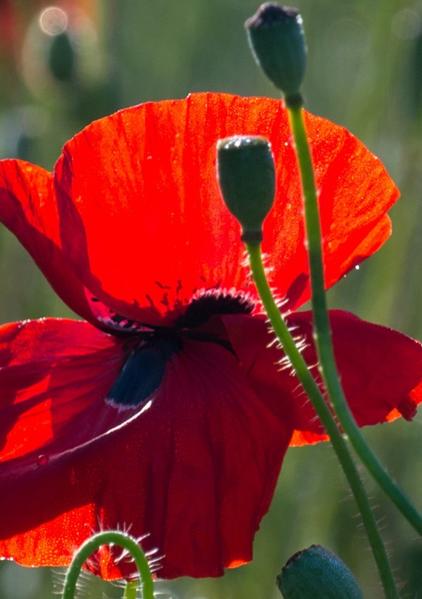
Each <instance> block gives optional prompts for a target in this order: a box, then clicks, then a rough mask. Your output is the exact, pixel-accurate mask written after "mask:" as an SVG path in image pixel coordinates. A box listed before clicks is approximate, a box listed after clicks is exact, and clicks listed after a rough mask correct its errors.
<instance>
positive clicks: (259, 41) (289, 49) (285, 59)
mask: <svg viewBox="0 0 422 599" xmlns="http://www.w3.org/2000/svg"><path fill="white" fill-rule="evenodd" d="M245 27H246V31H247V33H248V39H249V44H250V46H251V49H252V53H253V54H254V56H255V59H256V61H257V63H258V64H259V65H260V66H261V68H262V70H263V71H264V73H265V74H266V75H267V77H268V78H269V79H270V80H271V81H272V82H273V83H274V85H275V86H276V87H278V89H280V90H281V91H282V92H283V94H284V95H285V97H286V102H287V103H289V100H290V102H291V104H293V103H296V104H297V103H299V104H301V103H302V100H301V94H300V87H301V85H302V81H303V77H304V75H305V67H306V43H305V35H304V31H303V24H302V17H301V15H300V13H299V11H298V10H297V9H296V8H290V7H287V6H280V5H278V4H275V3H272V2H267V3H265V4H262V5H261V6H260V7H259V9H258V10H257V12H256V13H255V14H254V15H253V17H251V18H250V19H248V20H247V21H246V23H245Z"/></svg>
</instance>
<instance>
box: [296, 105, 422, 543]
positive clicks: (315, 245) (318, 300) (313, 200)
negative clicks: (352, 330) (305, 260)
mask: <svg viewBox="0 0 422 599" xmlns="http://www.w3.org/2000/svg"><path fill="white" fill-rule="evenodd" d="M288 110H289V117H290V123H291V128H292V131H293V136H294V139H295V145H296V153H297V158H298V162H299V167H300V172H301V179H302V189H303V196H304V202H305V220H306V232H307V238H308V253H309V265H310V272H311V288H312V310H313V314H314V327H315V339H316V348H317V354H318V361H319V365H320V370H321V374H322V377H323V380H324V383H325V386H326V389H327V391H328V395H329V398H330V400H331V402H332V404H333V406H334V409H335V412H336V414H337V417H338V419H339V421H340V423H341V425H342V427H343V429H344V431H345V433H346V434H347V435H348V437H349V439H350V442H351V443H352V445H353V447H354V449H355V451H356V453H357V455H358V456H359V458H360V459H361V461H362V462H363V464H365V466H366V468H367V469H368V470H369V472H370V473H371V474H372V476H373V477H374V479H375V480H376V481H377V483H378V484H379V485H380V487H381V488H382V489H383V491H384V492H385V493H386V494H387V495H388V497H390V499H391V500H392V501H393V503H394V504H395V505H396V507H397V508H398V509H399V510H400V512H401V513H402V514H403V516H404V517H405V518H406V519H407V520H408V522H409V523H410V524H411V525H412V526H413V527H414V528H415V530H416V531H417V532H418V533H419V534H420V535H422V516H421V515H420V514H419V513H418V511H417V510H416V508H415V507H414V506H413V505H412V503H411V501H410V500H409V499H408V497H407V496H406V495H405V494H404V493H403V491H402V490H401V489H400V487H399V486H398V485H397V484H396V483H395V482H394V481H393V480H392V478H391V477H390V475H389V474H388V472H387V470H386V469H385V468H384V466H383V465H382V464H381V462H380V461H379V459H378V458H377V456H376V455H375V454H374V452H373V451H372V450H371V448H370V447H369V446H368V444H367V442H366V440H365V437H364V436H363V434H362V433H361V431H360V429H359V427H358V425H357V424H356V421H355V419H354V417H353V414H352V412H351V411H350V409H349V405H348V403H347V401H346V397H345V395H344V392H343V389H342V387H341V384H340V379H339V377H338V373H337V367H336V361H335V357H334V350H333V344H332V340H331V327H330V321H329V316H328V310H327V300H326V295H325V286H324V270H323V257H322V247H321V225H320V220H319V211H318V202H317V194H316V187H315V179H314V170H313V166H312V158H311V153H310V149H309V144H308V140H307V136H306V129H305V124H304V120H303V109H302V108H301V107H297V106H292V107H290V108H289V109H288Z"/></svg>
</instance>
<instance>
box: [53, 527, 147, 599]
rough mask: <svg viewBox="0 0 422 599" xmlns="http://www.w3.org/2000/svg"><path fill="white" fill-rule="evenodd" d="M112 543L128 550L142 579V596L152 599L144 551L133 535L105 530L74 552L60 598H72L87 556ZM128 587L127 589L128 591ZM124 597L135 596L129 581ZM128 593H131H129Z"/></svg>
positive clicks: (144, 598) (145, 598)
mask: <svg viewBox="0 0 422 599" xmlns="http://www.w3.org/2000/svg"><path fill="white" fill-rule="evenodd" d="M110 543H113V544H114V545H119V546H120V547H123V549H126V550H127V551H129V553H130V554H131V555H132V557H133V559H134V560H135V564H136V567H137V568H138V572H139V574H140V576H141V579H142V593H143V594H142V597H143V599H154V585H153V582H152V576H151V572H150V569H149V566H148V560H147V558H146V557H145V554H144V552H143V551H142V549H141V547H140V546H139V545H138V543H137V542H136V541H135V539H134V538H133V537H131V536H130V535H128V534H126V533H124V532H119V531H112V530H110V531H105V532H99V533H97V534H95V535H94V536H92V537H91V538H89V539H87V540H86V541H85V542H84V543H82V545H81V546H80V547H79V549H78V550H77V552H76V553H75V555H74V557H73V560H72V563H71V564H70V566H69V569H68V571H67V572H66V578H65V583H64V589H63V595H62V599H74V598H75V592H76V583H77V580H78V577H79V574H80V571H81V569H82V566H83V565H84V563H85V562H86V560H87V559H88V558H89V556H90V555H91V554H92V553H94V551H97V549H99V548H100V547H101V545H109V544H110ZM133 588H135V595H133V592H132V591H133ZM128 589H129V591H128ZM125 593H126V597H128V598H130V599H132V598H133V597H135V596H136V586H135V587H134V586H133V583H132V582H129V583H128V584H127V587H126V591H125ZM128 593H132V594H129V595H128Z"/></svg>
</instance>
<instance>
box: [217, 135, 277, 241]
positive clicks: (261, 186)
mask: <svg viewBox="0 0 422 599" xmlns="http://www.w3.org/2000/svg"><path fill="white" fill-rule="evenodd" d="M217 170H218V180H219V183H220V189H221V193H222V196H223V199H224V201H225V203H226V206H227V208H228V209H229V210H230V212H231V213H232V214H233V215H234V216H235V217H236V218H237V220H238V221H239V222H240V224H241V225H242V240H243V241H244V242H245V243H259V242H261V241H262V223H263V221H264V219H265V217H266V216H267V214H268V212H269V211H270V209H271V207H272V205H273V201H274V193H275V171H274V160H273V155H272V152H271V146H270V142H269V141H268V140H267V139H265V137H258V136H250V135H235V136H233V137H226V138H225V139H220V140H219V142H218V144H217Z"/></svg>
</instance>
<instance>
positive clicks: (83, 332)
mask: <svg viewBox="0 0 422 599" xmlns="http://www.w3.org/2000/svg"><path fill="white" fill-rule="evenodd" d="M122 359H123V354H122V350H121V345H120V343H118V342H117V341H115V339H114V338H113V337H111V336H109V335H106V334H104V333H102V332H100V331H98V330H97V329H96V328H95V327H93V326H91V325H90V324H88V323H86V322H80V321H74V320H67V319H40V320H33V321H25V322H18V323H13V324H7V325H3V326H1V327H0V389H1V396H0V413H1V416H0V443H1V452H0V462H3V461H5V460H12V459H13V460H14V459H17V458H19V457H22V456H25V460H23V461H22V464H21V467H22V468H24V469H27V468H29V469H31V468H33V467H34V465H35V466H36V463H37V459H38V457H39V455H41V461H42V457H43V455H44V452H48V451H50V450H51V446H52V445H54V448H55V451H56V452H58V451H60V452H61V451H65V450H67V449H69V448H71V447H74V446H75V445H77V444H78V443H84V442H86V441H89V440H90V439H92V437H93V436H95V435H98V434H101V433H102V432H104V430H107V429H108V428H109V427H110V425H111V424H113V425H115V424H117V421H116V411H115V410H112V409H111V408H109V409H108V412H109V413H107V414H106V412H107V410H106V409H104V410H103V413H102V414H100V413H98V407H99V406H100V408H103V407H104V408H105V407H106V405H105V404H104V401H103V400H104V397H105V396H106V394H107V392H108V391H109V389H110V387H111V385H112V384H113V382H114V380H115V378H116V376H117V374H118V372H119V371H120V368H121V364H122ZM98 402H100V403H99V406H98ZM89 413H91V414H93V415H95V417H96V426H95V427H93V425H92V423H90V422H89V421H88V419H87V414H89ZM81 416H83V418H82V421H81V422H79V420H78V419H80V418H81ZM84 419H85V420H84ZM120 420H121V417H120ZM76 422H77V423H78V424H77V425H76V424H75V423H76ZM28 460H29V461H28Z"/></svg>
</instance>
